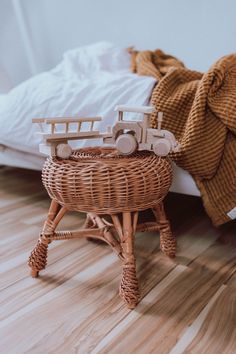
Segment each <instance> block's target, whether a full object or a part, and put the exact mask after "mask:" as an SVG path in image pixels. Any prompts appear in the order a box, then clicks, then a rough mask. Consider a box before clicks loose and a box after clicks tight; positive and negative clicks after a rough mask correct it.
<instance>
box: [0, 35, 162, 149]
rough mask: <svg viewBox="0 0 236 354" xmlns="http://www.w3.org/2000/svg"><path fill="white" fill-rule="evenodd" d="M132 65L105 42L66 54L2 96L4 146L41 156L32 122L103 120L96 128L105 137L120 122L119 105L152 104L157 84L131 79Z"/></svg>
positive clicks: (124, 54) (126, 56)
mask: <svg viewBox="0 0 236 354" xmlns="http://www.w3.org/2000/svg"><path fill="white" fill-rule="evenodd" d="M129 65H130V57H129V54H128V53H127V51H126V50H125V49H123V48H119V47H116V46H114V45H113V44H110V43H106V42H101V43H97V44H94V45H90V46H86V47H81V48H77V49H74V50H71V51H69V52H66V53H65V54H64V57H63V61H62V62H61V63H60V64H59V65H57V66H56V67H55V68H54V69H52V70H51V71H48V72H44V73H41V74H39V75H37V76H34V77H32V78H31V79H29V80H27V81H25V82H24V83H22V84H21V85H19V86H17V87H16V88H14V89H13V90H11V91H10V92H9V94H7V95H5V96H1V100H0V144H3V145H5V146H7V147H11V148H13V149H15V150H19V151H24V152H28V153H31V154H35V155H40V154H39V152H38V144H39V142H40V140H39V137H38V136H35V134H34V133H35V132H36V130H37V126H35V125H33V124H32V122H31V120H32V118H33V117H63V116H64V117H66V116H67V117H68V116H83V117H86V116H97V115H99V116H102V117H103V121H102V122H101V123H99V125H98V126H99V128H100V130H101V131H105V130H106V126H107V125H112V124H113V123H114V122H115V120H116V119H117V117H116V114H115V113H114V107H115V106H116V105H117V104H121V103H123V104H129V105H146V104H148V103H149V99H150V95H151V92H152V88H153V86H154V84H155V82H156V81H155V79H154V78H151V77H144V76H143V77H140V76H138V75H135V74H132V73H130V71H129ZM91 143H92V144H98V143H101V141H99V142H98V141H93V142H92V141H90V142H89V144H91ZM85 144H86V142H85V141H81V142H80V144H77V145H78V146H83V145H85Z"/></svg>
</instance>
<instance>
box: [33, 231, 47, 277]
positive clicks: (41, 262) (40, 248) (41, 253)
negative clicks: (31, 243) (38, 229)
mask: <svg viewBox="0 0 236 354" xmlns="http://www.w3.org/2000/svg"><path fill="white" fill-rule="evenodd" d="M48 244H49V242H48V241H47V240H46V239H44V238H43V237H42V236H41V237H40V238H39V240H38V243H37V245H36V246H35V248H34V249H33V251H32V252H31V255H30V257H29V261H28V265H29V266H30V268H31V276H32V277H33V278H36V277H37V276H38V274H39V271H40V270H43V269H45V267H46V265H47V255H48Z"/></svg>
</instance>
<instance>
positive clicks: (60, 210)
mask: <svg viewBox="0 0 236 354" xmlns="http://www.w3.org/2000/svg"><path fill="white" fill-rule="evenodd" d="M65 212H66V208H65V207H61V206H60V205H59V204H58V203H57V202H56V201H55V200H52V201H51V205H50V208H49V211H48V216H47V219H46V221H45V223H44V227H43V231H42V233H41V235H40V237H39V239H38V242H37V245H36V246H35V248H34V249H33V251H32V252H31V255H30V257H29V260H28V265H29V267H30V268H31V276H32V277H33V278H36V277H37V276H38V274H39V271H40V270H42V269H44V268H45V267H46V265H47V254H48V245H49V243H50V242H51V241H50V235H52V234H53V233H54V231H55V228H56V226H57V225H58V223H59V222H60V220H61V219H62V217H63V216H64V215H65Z"/></svg>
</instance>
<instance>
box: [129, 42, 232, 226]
mask: <svg viewBox="0 0 236 354" xmlns="http://www.w3.org/2000/svg"><path fill="white" fill-rule="evenodd" d="M130 53H131V59H132V60H131V70H132V71H133V72H136V73H138V74H139V75H147V76H154V77H155V78H157V79H158V83H157V84H156V86H155V87H154V90H153V93H152V97H151V103H152V105H154V106H155V107H156V108H157V110H158V111H162V112H164V120H163V129H169V130H170V131H172V132H173V133H174V134H175V136H176V138H177V139H178V140H179V142H180V143H181V151H180V152H179V153H176V154H173V155H172V158H173V160H174V161H175V162H176V164H177V165H179V166H180V167H182V168H183V169H185V170H187V171H188V172H189V173H190V174H191V175H192V176H193V178H194V180H195V181H196V184H197V186H198V188H199V190H200V192H201V196H202V199H203V203H204V206H205V209H206V211H207V213H208V215H209V216H210V217H211V219H212V221H213V224H214V225H221V224H223V223H225V222H227V221H229V220H231V219H233V218H236V54H232V55H228V56H225V57H223V58H221V59H220V60H219V61H217V62H216V63H215V64H214V65H213V66H212V67H211V68H210V70H209V71H208V72H206V73H205V74H202V73H200V72H196V71H192V70H189V69H187V68H185V67H184V65H183V63H181V62H180V61H179V60H178V59H176V58H174V57H172V56H170V55H166V54H164V53H163V52H162V51H161V50H156V51H153V52H152V51H142V52H137V51H134V50H133V49H131V50H130ZM151 122H152V127H156V124H157V121H156V115H153V116H152V120H151Z"/></svg>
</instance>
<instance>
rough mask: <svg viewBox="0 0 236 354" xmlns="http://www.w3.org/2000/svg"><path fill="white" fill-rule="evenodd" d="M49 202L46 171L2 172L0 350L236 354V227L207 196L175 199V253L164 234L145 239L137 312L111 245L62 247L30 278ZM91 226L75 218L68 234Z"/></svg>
mask: <svg viewBox="0 0 236 354" xmlns="http://www.w3.org/2000/svg"><path fill="white" fill-rule="evenodd" d="M48 206H49V198H48V197H47V194H46V192H45V191H44V189H43V187H42V185H41V180H40V173H38V172H34V171H27V170H22V169H14V168H1V169H0V223H1V229H0V353H3V354H8V353H9V354H12V353H16V354H19V353H33V354H34V353H58V354H59V353H62V354H64V353H66V354H67V353H69V354H70V353H82V354H85V353H119V354H120V353H127V354H129V353H135V354H136V353H140V354H149V353H157V354H159V353H160V354H162V353H163V354H165V353H171V354H180V353H199V354H202V353H207V354H208V353H210V354H211V353H212V354H224V353H227V354H235V353H236V241H235V240H236V223H235V222H231V223H229V224H227V225H224V226H222V227H220V228H218V229H216V228H214V227H213V226H212V225H211V222H210V220H209V218H208V217H207V216H206V214H205V212H204V210H203V207H202V203H201V200H200V199H199V198H195V197H188V196H182V195H177V194H173V193H172V194H169V195H168V197H167V199H166V209H167V213H168V215H169V217H170V220H171V224H172V228H173V230H174V233H175V234H176V236H177V240H178V251H177V256H176V258H175V259H169V258H167V257H166V256H164V255H163V254H162V253H161V252H160V250H159V237H158V235H157V234H155V233H148V234H147V233H139V234H137V236H136V255H137V271H138V277H139V280H140V288H141V293H142V301H141V302H140V304H139V305H138V306H137V308H136V309H135V310H133V311H130V310H128V309H126V307H125V306H124V304H123V303H122V301H121V300H120V298H119V296H118V286H119V281H120V276H121V268H120V261H119V260H118V259H117V257H116V256H115V255H114V254H113V253H112V252H111V250H110V248H109V247H108V246H107V245H105V244H97V243H93V242H89V241H88V240H86V239H82V240H70V241H55V242H53V243H52V244H50V246H49V257H48V266H47V268H46V270H44V271H43V272H42V273H41V276H40V277H39V278H38V279H32V278H31V277H30V276H29V268H28V266H27V258H28V256H29V253H30V251H31V250H32V248H33V246H34V244H35V243H36V241H37V237H38V234H39V233H40V231H41V227H42V223H43V221H44V219H45V216H46V213H47V209H48ZM149 217H150V213H144V215H143V218H144V219H147V218H149ZM83 221H84V215H83V214H79V213H69V214H68V215H66V216H65V218H64V219H63V220H62V222H61V224H60V228H61V229H63V228H72V229H75V228H77V227H80V226H81V225H82V223H83Z"/></svg>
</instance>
